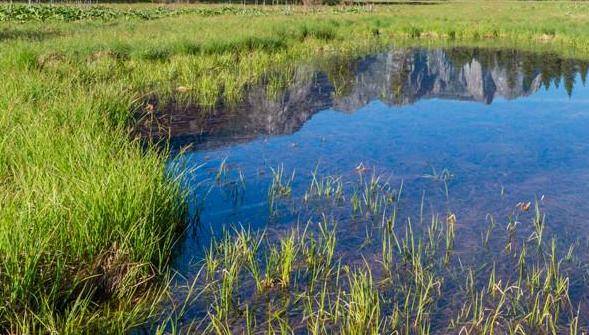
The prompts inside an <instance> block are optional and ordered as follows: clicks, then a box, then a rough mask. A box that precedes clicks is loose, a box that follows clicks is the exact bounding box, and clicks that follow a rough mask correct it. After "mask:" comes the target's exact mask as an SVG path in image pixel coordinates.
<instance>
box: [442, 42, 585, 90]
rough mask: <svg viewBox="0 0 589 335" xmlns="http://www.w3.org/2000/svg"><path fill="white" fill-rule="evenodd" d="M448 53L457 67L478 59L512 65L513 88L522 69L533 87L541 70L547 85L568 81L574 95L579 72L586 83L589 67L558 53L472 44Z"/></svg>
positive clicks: (489, 63) (526, 83) (494, 64)
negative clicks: (501, 48)
mask: <svg viewBox="0 0 589 335" xmlns="http://www.w3.org/2000/svg"><path fill="white" fill-rule="evenodd" d="M446 53H447V55H448V58H449V59H450V60H451V61H452V63H453V64H454V65H455V66H456V67H463V66H464V65H466V64H470V63H471V62H472V61H474V60H476V61H478V62H479V63H480V64H481V66H482V67H483V68H493V67H497V66H499V67H502V68H504V69H508V71H507V74H508V83H509V87H510V88H512V89H514V88H516V86H517V82H516V79H517V74H518V72H519V73H521V74H523V84H524V87H530V85H531V83H532V82H533V80H534V78H535V76H536V75H538V74H540V75H541V76H542V84H543V85H544V87H545V88H546V89H548V88H550V87H551V86H554V87H559V85H560V84H561V82H564V85H565V89H566V91H567V93H568V94H569V95H572V93H573V89H574V85H575V78H576V77H577V75H580V76H581V80H582V82H583V84H584V83H585V81H586V78H587V72H588V70H589V62H587V61H578V60H573V59H562V58H561V57H559V56H558V55H556V54H554V53H532V52H525V51H518V50H494V49H468V48H454V49H448V50H447V51H446Z"/></svg>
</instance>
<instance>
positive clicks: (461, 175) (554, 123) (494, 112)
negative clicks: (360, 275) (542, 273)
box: [170, 49, 589, 277]
mask: <svg viewBox="0 0 589 335" xmlns="http://www.w3.org/2000/svg"><path fill="white" fill-rule="evenodd" d="M467 54H468V55H469V57H470V58H467V60H466V61H464V59H463V60H462V61H461V62H462V63H463V64H456V62H455V61H454V60H453V58H452V57H451V56H449V52H448V51H447V50H422V49H407V50H400V51H399V50H393V51H391V52H389V53H382V54H379V55H373V56H369V57H365V58H361V59H357V60H354V61H352V62H351V63H350V64H351V65H350V67H349V70H350V71H349V73H348V78H346V81H345V82H344V84H346V85H347V86H346V88H345V90H344V92H343V93H342V92H339V93H336V87H338V84H337V83H335V84H334V83H333V82H331V81H330V79H329V78H330V76H329V75H328V74H326V73H325V71H323V70H322V69H314V68H313V67H312V66H310V65H306V66H305V67H304V68H303V70H301V71H300V72H298V73H297V74H296V76H295V77H296V78H295V80H294V82H293V84H292V85H291V86H289V87H287V88H286V89H285V91H284V92H283V93H282V94H281V95H279V96H278V97H274V98H271V97H269V96H268V95H267V94H266V93H265V92H266V91H265V90H264V89H263V88H259V87H253V88H252V89H251V91H248V92H247V93H246V97H245V98H244V103H242V104H240V105H238V106H235V107H226V109H224V110H219V111H217V112H216V114H212V115H210V116H207V117H206V118H205V119H206V120H207V122H202V120H203V116H202V115H197V114H194V115H191V114H190V113H199V111H190V110H188V111H183V113H185V114H183V115H180V116H178V117H177V120H180V122H179V125H178V127H177V128H176V129H172V132H171V133H172V134H173V138H172V147H173V148H175V149H176V150H177V151H178V150H179V149H180V148H181V147H187V146H188V147H187V148H188V149H187V150H186V151H185V152H184V153H183V154H181V155H178V156H174V157H173V158H171V160H170V169H171V170H172V171H179V170H185V169H186V168H188V169H191V168H192V169H193V170H191V171H190V172H188V173H187V174H186V175H185V176H184V181H185V185H186V187H187V188H188V189H189V190H190V191H191V195H192V197H191V199H192V202H191V213H192V214H193V215H194V216H195V217H198V219H195V220H194V222H193V224H192V226H191V227H190V229H189V232H188V233H187V234H186V236H185V238H184V239H183V241H182V243H181V245H180V246H179V247H178V252H177V257H176V259H175V261H174V267H175V268H176V269H178V270H179V271H180V272H182V273H183V274H185V275H187V276H189V277H190V274H191V273H192V274H193V273H194V271H196V267H194V266H193V264H194V263H196V262H198V261H199V260H200V259H201V258H202V256H203V250H204V249H206V248H208V246H209V243H210V239H211V236H215V235H218V234H220V233H221V231H222V230H223V229H224V228H229V227H231V226H234V225H243V226H249V227H252V228H253V229H260V230H262V229H266V230H268V231H270V232H272V233H273V234H276V235H278V236H279V235H280V234H281V232H284V231H286V230H287V229H288V228H289V227H292V226H294V225H297V224H301V223H303V224H304V222H306V220H307V219H308V218H313V217H315V218H316V217H317V216H318V215H319V212H320V211H319V210H317V208H312V209H309V208H302V207H304V206H300V205H299V204H300V203H301V202H302V200H301V199H302V197H303V195H304V193H305V190H306V189H307V188H308V187H309V183H310V180H311V174H312V173H313V171H317V175H319V176H327V175H337V176H342V180H344V181H346V182H345V184H346V187H351V186H349V185H351V183H352V182H353V181H355V180H357V179H358V178H359V177H358V170H357V169H356V168H357V167H358V166H359V165H360V166H363V167H365V168H366V171H365V172H364V175H365V176H370V175H381V176H383V179H386V180H387V181H388V182H389V183H390V184H391V185H393V186H394V187H400V186H401V185H402V187H403V195H402V199H401V203H402V204H403V208H404V211H403V212H402V215H403V216H404V217H408V216H414V215H416V214H418V213H419V212H423V211H425V212H427V213H430V212H434V211H438V210H440V211H452V212H454V213H456V215H457V218H458V226H457V227H458V233H457V246H456V249H457V250H458V252H460V251H462V252H468V250H469V248H470V247H471V246H472V245H473V244H474V243H479V242H480V233H481V231H482V229H483V228H484V227H485V226H486V217H487V214H492V215H493V216H494V217H496V219H497V221H506V218H507V215H509V213H510V212H511V211H512V210H513V208H514V206H515V205H516V204H517V203H518V202H528V201H531V202H534V200H535V199H537V200H538V201H539V202H540V203H541V205H542V207H543V209H544V210H545V212H546V213H547V219H546V221H547V231H548V233H547V234H552V235H557V236H559V237H562V238H568V239H576V240H586V237H587V235H588V233H589V201H587V197H588V195H589V188H588V186H589V87H587V86H585V84H584V82H583V78H584V75H585V74H586V68H587V67H586V65H585V63H583V62H578V61H574V60H561V59H558V58H556V57H554V56H551V57H546V56H543V55H534V54H526V53H521V52H517V51H501V50H497V51H493V50H491V51H484V52H483V51H480V52H478V51H475V52H467ZM505 54H508V55H511V56H509V57H505ZM473 55H474V56H473ZM463 58H464V57H463ZM482 58H484V59H487V60H488V59H491V61H490V62H489V61H487V62H486V63H485V64H486V65H485V64H483V62H482V61H480V60H479V59H482ZM505 59H508V61H507V62H505ZM543 60H545V61H546V62H549V64H548V65H552V70H551V71H553V72H547V71H545V70H542V66H541V65H539V62H542V61H543ZM565 63H566V64H567V65H566V66H565V65H564V64H565ZM489 64H491V65H489ZM554 64H557V66H556V68H560V69H561V70H562V69H564V70H562V71H561V72H559V71H555V70H554V68H555V65H554ZM565 67H566V69H565ZM473 69H474V70H473ZM477 69H479V70H480V71H478V70H477ZM477 71H478V72H477ZM400 73H404V74H403V75H402V76H400V75H399V74H400ZM473 73H474V74H473ZM543 82H544V84H542V83H543ZM506 83H507V84H506ZM340 86H341V85H340ZM191 120H192V121H191ZM195 120H196V121H195ZM222 162H225V167H226V172H225V173H224V174H223V175H222V176H221V177H220V178H217V177H216V174H217V172H218V170H219V166H220V165H221V164H222ZM279 166H283V167H284V170H285V174H286V175H288V176H290V175H291V173H292V172H293V171H294V174H295V175H294V180H293V191H292V193H293V195H292V197H291V198H290V199H288V200H284V201H283V202H281V204H280V206H279V208H278V210H277V212H276V213H271V212H270V210H269V205H268V202H267V200H268V188H269V185H270V180H271V177H272V172H271V169H277V168H278V167H279ZM434 170H435V171H436V172H438V173H439V172H441V171H443V170H445V171H448V172H449V173H450V174H451V175H452V178H451V179H449V180H448V181H447V191H448V192H447V194H446V186H445V185H444V183H443V182H440V181H436V180H434V179H432V178H430V177H428V175H432V174H434ZM422 203H423V205H422ZM424 208H425V209H424ZM329 211H330V213H333V210H331V209H330V210H329ZM428 215H429V214H428ZM348 221H349V222H347V221H346V220H343V222H340V223H339V226H338V228H339V230H340V231H342V232H343V233H342V234H343V236H344V239H343V240H342V242H341V243H339V242H338V249H339V251H340V252H341V254H342V255H344V256H343V257H345V255H346V253H351V254H354V255H356V257H357V251H358V244H362V243H364V242H365V240H366V239H367V236H366V233H365V228H363V227H358V226H357V225H355V224H354V223H353V222H352V221H351V220H348ZM369 238H370V237H369V236H368V239H369ZM377 244H378V242H377ZM367 250H369V248H367Z"/></svg>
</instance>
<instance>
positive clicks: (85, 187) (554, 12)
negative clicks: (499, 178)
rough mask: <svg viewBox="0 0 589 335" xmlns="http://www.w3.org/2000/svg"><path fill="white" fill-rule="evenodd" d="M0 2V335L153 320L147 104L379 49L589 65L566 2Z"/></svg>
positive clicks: (167, 204) (157, 221) (219, 92)
mask: <svg viewBox="0 0 589 335" xmlns="http://www.w3.org/2000/svg"><path fill="white" fill-rule="evenodd" d="M0 6H1V7H0V9H1V10H0V44H1V45H2V47H1V48H0V73H2V74H3V75H2V80H0V92H2V93H1V94H0V186H1V188H0V192H1V193H0V199H1V203H0V206H1V207H0V208H1V209H0V332H8V333H17V334H19V333H23V334H24V333H72V334H77V333H80V332H85V333H96V332H108V333H121V332H125V331H127V330H129V329H131V328H133V327H135V326H137V325H138V324H141V323H142V322H144V321H145V320H146V319H148V318H149V317H151V316H153V315H155V314H157V304H158V302H159V301H161V300H162V299H165V293H166V283H167V279H168V278H169V276H170V273H169V268H168V266H167V265H168V261H169V259H170V255H171V252H172V249H173V246H174V242H175V241H176V240H177V239H178V238H179V237H180V236H181V233H182V230H183V227H184V223H185V221H186V208H187V204H186V203H185V192H184V191H183V190H182V189H181V187H180V185H179V183H178V182H177V180H174V179H172V178H171V177H169V176H168V175H167V174H166V170H165V166H166V153H165V150H164V151H162V150H160V149H157V148H155V147H153V146H151V145H147V146H146V145H144V143H143V142H142V141H141V140H140V139H138V138H137V136H136V132H135V131H134V130H133V129H134V128H135V127H134V125H135V124H136V122H137V119H138V118H140V117H141V116H143V115H144V114H145V112H146V111H148V112H149V106H148V101H153V100H157V101H158V106H165V104H166V102H168V101H172V100H173V101H178V102H181V103H185V104H199V105H204V106H212V105H214V104H215V103H217V102H218V101H219V100H220V99H223V100H224V101H228V102H236V101H239V99H240V96H241V93H242V92H243V90H244V88H245V87H246V86H247V85H248V84H251V83H255V82H257V81H258V80H259V79H260V78H261V77H262V75H264V74H269V73H272V76H270V78H271V79H270V80H271V81H272V85H271V87H275V88H276V89H279V88H280V87H282V86H284V85H285V84H286V83H287V82H288V81H289V76H290V75H291V72H292V71H291V70H292V69H293V68H294V66H295V65H296V64H298V63H300V62H303V61H307V60H310V59H313V60H316V61H317V62H318V63H321V62H324V63H325V64H330V63H332V62H330V61H329V60H332V59H334V58H337V59H342V58H343V59H345V58H346V57H353V56H354V55H359V54H363V53H366V52H370V51H372V50H376V49H379V48H384V47H387V46H390V45H392V44H396V45H399V44H404V45H406V44H420V45H425V46H437V45H477V46H481V47H484V46H487V45H490V46H493V47H497V46H511V47H513V46H517V47H519V48H523V49H529V50H535V51H539V52H545V51H550V52H556V53H558V54H560V55H563V56H566V57H573V56H574V57H578V58H589V25H588V24H587V22H589V4H585V3H580V2H481V3H479V2H449V3H435V4H432V5H423V6H416V5H391V6H370V7H368V6H367V7H314V8H309V7H297V6H276V7H270V6H266V7H262V6H260V7H253V6H252V7H242V6H233V7H225V6H216V5H215V6H200V5H194V6H188V5H184V6H169V7H166V9H162V8H159V7H157V6H156V5H133V6H129V5H112V6H108V8H111V9H108V8H107V7H101V8H94V7H71V8H70V7H67V8H65V9H64V8H62V7H42V8H41V9H39V8H37V9H35V10H31V9H27V8H26V7H24V6H20V7H11V5H9V4H3V5H0ZM326 66H327V65H326ZM332 71H337V69H332ZM355 279H357V280H358V281H359V282H358V283H357V285H359V286H361V285H363V284H364V283H365V282H366V281H367V279H366V278H355ZM367 285H368V284H367ZM359 294H360V293H359ZM367 304H370V301H369V302H368V303H367Z"/></svg>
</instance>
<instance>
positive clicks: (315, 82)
mask: <svg viewBox="0 0 589 335" xmlns="http://www.w3.org/2000/svg"><path fill="white" fill-rule="evenodd" d="M588 69H589V63H588V62H586V61H576V60H571V59H562V58H560V57H558V56H557V55H555V54H550V53H545V54H535V53H531V52H523V51H517V50H493V49H468V48H454V49H448V50H427V49H395V50H391V51H389V52H386V53H381V54H376V55H371V56H367V57H362V58H358V59H355V60H352V61H350V60H349V59H346V58H345V57H334V58H333V59H330V60H329V61H326V62H322V63H320V64H312V65H311V64H309V65H305V66H300V67H294V66H293V67H288V68H285V69H283V70H282V71H276V72H272V73H268V74H267V75H266V76H265V77H264V78H262V80H261V81H260V82H259V83H258V84H256V85H250V86H248V87H247V88H246V89H245V91H244V92H243V95H242V96H241V97H240V102H239V103H237V104H227V103H225V104H221V105H220V106H219V107H218V108H216V109H214V110H213V111H204V110H203V109H202V108H200V107H198V106H188V107H186V106H180V104H179V103H176V104H172V105H170V106H164V108H162V106H159V107H158V108H157V109H158V110H163V111H164V112H165V113H164V114H165V115H164V116H163V117H161V118H158V119H157V120H158V122H159V123H158V124H157V125H155V126H154V125H152V124H149V123H146V124H144V125H140V127H143V128H144V129H143V130H142V131H143V133H144V134H146V133H149V134H150V136H153V137H159V138H161V137H166V136H170V137H172V138H174V139H175V140H173V141H172V142H173V145H174V143H175V144H177V145H186V144H193V145H195V147H194V148H198V147H199V146H202V145H206V146H207V147H211V146H213V147H216V146H223V145H227V144H231V143H235V142H243V141H249V140H252V139H255V138H257V137H259V136H269V135H280V134H291V133H293V132H296V131H297V130H298V129H300V128H301V127H302V125H303V124H304V123H305V122H306V121H307V120H308V119H310V118H311V117H312V116H313V115H314V114H315V113H317V112H319V111H322V110H325V109H328V108H333V109H335V110H339V111H344V112H350V113H352V112H354V111H356V110H357V109H359V108H361V107H363V106H365V105H366V104H368V103H370V102H371V101H374V100H380V101H382V102H383V103H385V104H388V105H405V104H411V103H414V102H415V101H417V100H419V99H428V98H439V99H452V100H470V101H479V102H483V103H492V101H493V99H494V98H495V97H496V96H502V97H504V98H506V99H513V98H517V97H521V96H527V95H530V94H532V93H534V92H535V91H536V90H538V89H539V88H540V87H541V86H542V85H544V86H545V87H546V88H550V87H551V86H556V87H558V85H560V83H563V85H564V88H565V89H566V91H567V93H568V94H569V95H571V94H573V90H574V85H575V83H576V82H575V79H576V78H577V76H578V75H580V77H581V79H582V80H583V82H584V81H585V79H586V77H587V72H588ZM160 121H161V122H160ZM145 129H147V130H145ZM154 134H155V135H154Z"/></svg>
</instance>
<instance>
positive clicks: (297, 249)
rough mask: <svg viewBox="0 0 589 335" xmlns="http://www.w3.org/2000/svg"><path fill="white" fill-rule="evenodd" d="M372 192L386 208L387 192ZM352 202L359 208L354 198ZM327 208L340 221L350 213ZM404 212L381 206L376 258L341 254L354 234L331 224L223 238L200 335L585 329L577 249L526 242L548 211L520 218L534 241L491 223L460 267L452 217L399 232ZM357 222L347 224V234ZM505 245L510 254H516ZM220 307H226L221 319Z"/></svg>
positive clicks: (352, 250) (357, 251)
mask: <svg viewBox="0 0 589 335" xmlns="http://www.w3.org/2000/svg"><path fill="white" fill-rule="evenodd" d="M315 178H316V179H320V178H319V177H318V176H315ZM373 179H379V178H378V177H374V178H373ZM358 184H359V185H364V181H363V180H362V179H360V180H359V181H358ZM270 187H272V186H270ZM353 189H354V187H349V188H347V190H348V191H353ZM375 192H378V193H381V194H382V195H381V197H384V196H385V194H386V193H388V192H390V190H388V189H384V188H378V189H377V191H375ZM398 193H400V192H398ZM292 196H293V197H296V195H292ZM301 198H304V196H303V195H301ZM344 198H345V199H349V200H344V202H345V205H346V206H351V205H352V203H351V198H348V197H344ZM326 200H327V201H328V202H330V203H331V204H332V205H334V206H336V207H337V208H339V209H340V210H341V207H340V206H341V204H335V203H333V202H331V201H330V200H331V199H326ZM399 201H401V200H400V199H399V198H397V199H396V200H395V202H393V203H389V204H383V208H380V209H379V213H378V214H380V217H381V218H382V219H381V222H379V224H376V225H372V226H370V229H371V230H373V232H372V234H373V236H375V237H377V238H380V240H381V241H382V247H377V248H374V249H363V248H362V247H359V248H358V247H357V246H350V245H346V246H342V248H340V249H338V248H337V244H338V239H339V238H344V239H345V236H346V235H345V234H347V233H348V232H346V231H343V232H340V231H339V229H338V226H339V223H338V222H337V220H335V219H334V218H332V217H330V216H329V215H327V214H323V215H322V216H321V219H320V220H313V219H309V221H307V224H306V225H304V227H294V228H291V229H288V230H287V231H286V232H283V233H282V234H279V235H276V234H274V235H272V234H268V233H261V234H259V233H254V232H252V231H250V230H248V229H245V228H237V230H236V232H235V233H234V234H233V236H229V235H228V234H225V235H223V239H222V240H221V242H213V243H212V248H211V250H213V251H212V252H211V253H209V255H208V256H207V258H206V259H205V261H204V263H203V265H202V266H203V269H214V270H213V271H210V270H207V273H208V275H207V276H200V277H199V276H197V278H196V279H195V282H194V283H196V284H195V286H194V287H197V288H198V289H196V290H195V292H204V293H202V294H201V293H199V297H201V298H200V299H201V301H200V306H203V307H202V308H204V309H205V310H206V311H208V314H207V316H206V317H205V318H204V319H202V320H200V319H198V320H196V321H195V322H196V323H197V324H199V325H201V326H202V327H201V328H197V329H196V331H203V332H205V333H215V334H221V333H223V334H226V333H235V332H239V333H258V332H262V331H267V330H268V329H272V332H280V333H287V334H290V333H293V332H306V333H311V334H322V333H342V334H382V333H399V334H400V333H404V334H407V333H408V334H429V333H468V334H473V333H476V334H479V333H482V334H497V333H500V334H503V333H523V334H531V333H534V334H536V333H538V334H562V333H569V332H572V333H573V334H576V333H578V332H580V331H583V330H584V329H586V327H587V321H588V320H587V319H586V318H584V317H583V316H582V315H581V314H580V313H582V310H580V309H579V308H580V307H579V306H580V304H581V305H582V303H581V301H580V300H579V299H582V296H583V293H579V292H577V293H574V292H571V290H570V285H571V282H578V281H579V280H580V281H581V282H582V283H583V284H582V285H586V280H585V279H583V273H584V270H583V266H582V265H581V266H579V265H576V264H574V263H572V262H571V260H572V259H574V258H575V256H571V254H572V253H574V251H573V249H572V247H569V248H568V251H567V250H566V248H564V249H565V250H564V252H563V251H562V250H559V245H561V246H564V245H565V244H564V242H563V241H557V240H556V239H555V238H549V239H547V238H546V236H544V235H545V234H546V231H543V232H542V233H541V234H542V236H543V237H544V238H541V239H540V240H541V241H542V242H537V241H538V236H536V235H532V236H531V237H530V235H529V232H530V231H531V232H532V233H533V234H536V233H537V232H538V230H537V228H536V227H535V223H534V222H535V220H537V218H538V217H544V213H543V212H542V209H541V206H540V202H539V203H538V205H537V207H536V211H537V212H531V211H530V212H529V211H524V210H522V208H521V206H519V205H516V206H514V209H513V212H514V215H517V219H516V220H517V222H520V224H522V225H523V224H524V223H525V222H527V224H528V225H529V226H528V227H525V228H527V229H525V231H523V230H522V231H521V232H519V233H518V232H516V233H514V232H513V231H512V230H511V229H510V226H511V225H512V224H511V222H512V221H513V218H511V219H510V218H507V220H506V221H505V222H503V223H501V222H497V221H495V220H489V222H490V223H489V228H488V229H487V228H486V227H483V231H485V233H486V234H487V232H489V231H490V233H488V234H493V239H492V240H491V239H490V238H488V239H487V241H485V239H483V240H481V241H480V245H478V246H472V247H470V248H469V253H468V255H465V254H462V255H461V254H457V253H455V252H453V251H454V249H455V241H456V239H458V238H459V237H460V229H459V228H458V221H459V218H458V217H457V216H456V215H455V214H454V213H452V212H449V213H448V214H446V215H442V216H441V215H438V214H436V213H432V215H431V220H429V222H428V220H426V219H424V218H422V217H419V218H417V220H414V219H412V218H407V219H406V220H403V221H402V222H401V221H399V222H398V220H399V219H398V217H399V216H398V211H397V208H398V205H399ZM301 206H303V207H305V206H307V204H306V203H302V204H301ZM344 213H348V214H350V215H351V214H352V212H350V211H345V209H344ZM386 213H389V214H386ZM538 213H539V214H538ZM422 215H424V214H423V211H422V212H421V214H420V216H422ZM348 219H349V218H346V217H345V216H341V215H340V216H339V220H341V221H346V222H348V224H349V222H350V221H349V220H348ZM371 220H372V219H371V218H367V219H366V223H367V224H368V223H369V222H371ZM351 222H354V223H355V224H357V223H358V222H357V221H354V220H351ZM499 228H502V229H499ZM522 229H523V228H522ZM483 236H484V235H483ZM529 242H532V243H533V244H534V246H535V247H533V248H531V247H528V243H529ZM537 243H539V244H537ZM504 245H511V249H510V250H509V253H506V252H504ZM536 246H537V247H536ZM490 248H492V249H490ZM375 260H377V261H375ZM220 264H224V265H222V266H221V265H220ZM236 269H237V270H236ZM252 269H256V270H252ZM201 272H202V271H201ZM262 273H263V275H262ZM211 283H213V284H211ZM227 285H233V286H232V287H227ZM199 290H201V291H199ZM228 292H229V293H228ZM228 294H229V295H230V296H228ZM209 301H211V302H212V303H211V304H210V305H209ZM219 301H220V302H228V303H227V304H226V305H225V304H224V305H223V306H226V307H223V308H218V307H216V306H217V305H218V304H219V303H218V302H219ZM206 306H211V307H209V308H207V307H206ZM583 310H584V309H583ZM180 329H181V328H180Z"/></svg>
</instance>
